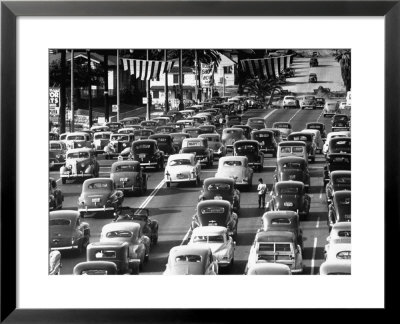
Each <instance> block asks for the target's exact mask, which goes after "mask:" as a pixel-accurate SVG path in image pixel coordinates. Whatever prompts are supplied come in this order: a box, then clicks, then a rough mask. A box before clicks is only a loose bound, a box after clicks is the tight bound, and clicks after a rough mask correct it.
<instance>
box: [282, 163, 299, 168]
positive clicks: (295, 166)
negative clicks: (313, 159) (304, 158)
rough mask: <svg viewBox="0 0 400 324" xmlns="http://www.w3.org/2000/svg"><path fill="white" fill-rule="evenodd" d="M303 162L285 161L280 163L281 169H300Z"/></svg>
mask: <svg viewBox="0 0 400 324" xmlns="http://www.w3.org/2000/svg"><path fill="white" fill-rule="evenodd" d="M302 166H303V164H301V163H300V162H287V163H283V164H282V168H283V169H302Z"/></svg>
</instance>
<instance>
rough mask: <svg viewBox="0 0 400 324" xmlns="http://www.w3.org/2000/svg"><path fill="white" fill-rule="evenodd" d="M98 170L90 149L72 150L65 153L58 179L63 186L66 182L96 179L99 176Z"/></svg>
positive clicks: (97, 164)
mask: <svg viewBox="0 0 400 324" xmlns="http://www.w3.org/2000/svg"><path fill="white" fill-rule="evenodd" d="M99 170H100V167H99V163H98V162H97V160H96V156H95V153H94V151H93V150H92V149H89V148H80V149H72V150H69V151H68V152H67V160H66V161H65V166H62V167H61V168H60V178H61V181H62V183H63V184H66V183H67V180H75V179H84V178H96V177H98V176H99V172H100V171H99Z"/></svg>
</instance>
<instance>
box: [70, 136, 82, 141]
mask: <svg viewBox="0 0 400 324" xmlns="http://www.w3.org/2000/svg"><path fill="white" fill-rule="evenodd" d="M67 140H68V141H84V140H85V136H84V135H71V136H67Z"/></svg>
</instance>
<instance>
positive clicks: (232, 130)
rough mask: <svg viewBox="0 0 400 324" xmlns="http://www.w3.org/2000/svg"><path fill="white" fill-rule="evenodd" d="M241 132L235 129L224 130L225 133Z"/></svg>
mask: <svg viewBox="0 0 400 324" xmlns="http://www.w3.org/2000/svg"><path fill="white" fill-rule="evenodd" d="M239 132H240V131H239V130H234V129H229V130H224V133H225V134H237V133H239Z"/></svg>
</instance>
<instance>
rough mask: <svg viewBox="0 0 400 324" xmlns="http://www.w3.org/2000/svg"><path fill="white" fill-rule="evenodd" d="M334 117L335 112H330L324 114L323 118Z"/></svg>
mask: <svg viewBox="0 0 400 324" xmlns="http://www.w3.org/2000/svg"><path fill="white" fill-rule="evenodd" d="M334 115H336V112H332V111H329V112H324V116H334Z"/></svg>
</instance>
